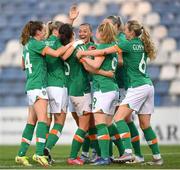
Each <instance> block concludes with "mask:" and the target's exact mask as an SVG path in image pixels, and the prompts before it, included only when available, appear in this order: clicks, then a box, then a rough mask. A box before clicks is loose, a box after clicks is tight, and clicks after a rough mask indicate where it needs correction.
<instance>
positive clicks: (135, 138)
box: [125, 115, 144, 163]
mask: <svg viewBox="0 0 180 170" xmlns="http://www.w3.org/2000/svg"><path fill="white" fill-rule="evenodd" d="M125 120H126V123H127V125H128V127H129V130H130V133H131V143H132V146H133V149H134V154H135V159H134V161H133V163H142V162H144V157H143V155H142V152H141V146H140V137H139V132H138V130H137V127H136V125H135V123H134V121H133V119H132V115H130V116H128V117H126V119H125Z"/></svg>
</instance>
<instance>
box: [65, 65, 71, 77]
mask: <svg viewBox="0 0 180 170" xmlns="http://www.w3.org/2000/svg"><path fill="white" fill-rule="evenodd" d="M64 64H65V66H66V68H65V75H66V76H69V75H70V66H69V64H68V63H67V62H64Z"/></svg>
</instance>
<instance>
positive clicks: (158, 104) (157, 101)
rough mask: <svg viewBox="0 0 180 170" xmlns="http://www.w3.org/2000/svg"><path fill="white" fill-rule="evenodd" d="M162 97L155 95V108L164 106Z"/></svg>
mask: <svg viewBox="0 0 180 170" xmlns="http://www.w3.org/2000/svg"><path fill="white" fill-rule="evenodd" d="M161 100H162V97H161V95H160V94H157V93H155V95H154V105H155V106H161V105H162V101H161Z"/></svg>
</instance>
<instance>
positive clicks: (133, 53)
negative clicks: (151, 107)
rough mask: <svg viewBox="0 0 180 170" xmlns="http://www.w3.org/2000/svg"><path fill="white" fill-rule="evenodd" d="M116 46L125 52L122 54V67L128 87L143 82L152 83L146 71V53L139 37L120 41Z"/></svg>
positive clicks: (142, 83)
mask: <svg viewBox="0 0 180 170" xmlns="http://www.w3.org/2000/svg"><path fill="white" fill-rule="evenodd" d="M118 46H119V48H120V49H121V50H122V51H123V53H124V54H125V55H124V56H123V67H124V70H125V74H126V76H125V83H127V86H128V88H130V87H138V86H141V85H144V84H150V85H152V81H151V79H150V78H149V76H148V75H147V71H146V65H147V53H146V52H145V51H144V44H143V42H142V41H141V40H140V38H133V39H131V40H129V41H126V42H120V43H119V44H118Z"/></svg>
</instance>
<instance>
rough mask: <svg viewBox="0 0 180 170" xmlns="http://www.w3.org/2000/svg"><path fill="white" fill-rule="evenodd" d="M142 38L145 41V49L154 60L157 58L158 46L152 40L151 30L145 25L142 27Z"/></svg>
mask: <svg viewBox="0 0 180 170" xmlns="http://www.w3.org/2000/svg"><path fill="white" fill-rule="evenodd" d="M141 40H142V42H143V43H144V49H145V51H146V53H147V55H148V57H149V58H150V60H154V59H155V58H156V48H155V45H154V43H153V41H152V40H151V37H150V34H149V32H148V31H147V30H146V29H145V28H144V27H143V28H142V34H141Z"/></svg>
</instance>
